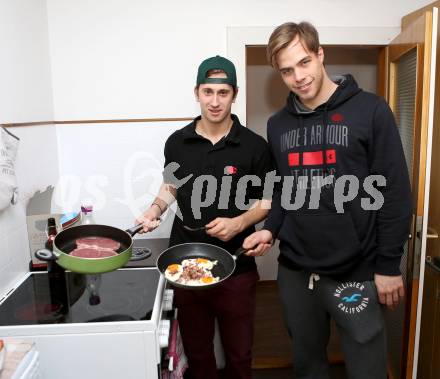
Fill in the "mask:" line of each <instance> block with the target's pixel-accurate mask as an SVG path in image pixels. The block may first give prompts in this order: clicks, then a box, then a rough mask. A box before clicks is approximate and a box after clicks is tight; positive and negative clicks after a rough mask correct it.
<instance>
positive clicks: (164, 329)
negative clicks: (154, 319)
mask: <svg viewBox="0 0 440 379" xmlns="http://www.w3.org/2000/svg"><path fill="white" fill-rule="evenodd" d="M170 329H171V322H170V320H161V321H160V323H159V331H158V339H159V346H160V348H161V349H163V348H164V347H167V346H168V340H169V338H170Z"/></svg>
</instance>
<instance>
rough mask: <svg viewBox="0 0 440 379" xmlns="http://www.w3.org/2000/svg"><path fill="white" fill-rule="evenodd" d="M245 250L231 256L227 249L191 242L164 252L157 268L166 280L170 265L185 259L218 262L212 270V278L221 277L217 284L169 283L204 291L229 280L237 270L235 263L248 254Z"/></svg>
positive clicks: (159, 258) (157, 263)
mask: <svg viewBox="0 0 440 379" xmlns="http://www.w3.org/2000/svg"><path fill="white" fill-rule="evenodd" d="M246 251H247V250H245V249H238V250H237V251H236V252H235V255H231V254H229V252H228V251H226V250H225V249H223V248H221V247H218V246H215V245H211V244H209V243H202V242H189V243H182V244H180V245H175V246H172V247H169V248H168V249H166V250H164V251H163V252H162V254H160V255H159V257H158V258H157V262H156V266H157V269H158V270H159V271H160V273H161V274H162V275H163V276H164V278H165V271H166V269H167V267H168V266H169V265H172V264H176V263H177V264H180V263H181V262H182V261H183V260H184V259H191V258H205V259H209V260H211V261H217V264H216V265H215V266H214V267H213V269H212V271H211V272H212V276H214V277H219V281H218V282H216V283H211V284H205V285H201V286H190V285H186V284H181V283H176V282H173V281H169V282H170V283H171V284H172V285H173V286H176V287H180V288H186V289H202V288H208V287H209V288H211V287H213V286H216V285H218V284H220V283H221V282H223V281H224V280H226V279H227V278H229V277H230V276H231V275H232V273H233V272H234V270H235V261H236V260H237V258H238V257H239V256H240V255H241V254H243V253H244V252H246Z"/></svg>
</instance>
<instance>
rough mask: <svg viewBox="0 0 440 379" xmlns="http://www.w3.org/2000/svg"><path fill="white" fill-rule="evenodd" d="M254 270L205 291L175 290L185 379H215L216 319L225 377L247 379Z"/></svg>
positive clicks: (254, 286)
mask: <svg viewBox="0 0 440 379" xmlns="http://www.w3.org/2000/svg"><path fill="white" fill-rule="evenodd" d="M257 281H258V273H257V271H250V272H245V273H243V274H239V275H236V276H232V277H230V278H229V279H227V280H225V281H224V282H223V283H221V284H219V285H218V286H216V287H214V288H211V289H206V290H185V289H181V288H175V294H174V304H175V305H176V307H177V308H178V310H179V311H178V320H179V327H180V333H181V335H182V340H183V346H184V348H185V354H186V356H187V358H188V366H189V368H188V373H187V375H185V378H191V379H217V369H216V362H215V356H214V344H213V340H214V332H215V318H217V321H218V326H219V332H220V338H221V341H222V344H223V349H224V352H225V370H224V373H225V378H226V379H250V378H251V375H252V374H251V361H252V351H251V350H252V339H253V331H254V316H255V289H256V284H257Z"/></svg>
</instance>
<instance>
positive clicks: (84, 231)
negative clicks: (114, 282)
mask: <svg viewBox="0 0 440 379" xmlns="http://www.w3.org/2000/svg"><path fill="white" fill-rule="evenodd" d="M141 229H142V224H139V225H136V226H134V227H133V228H130V229H127V230H122V229H118V228H115V227H113V226H108V225H95V224H91V225H79V226H72V227H70V228H68V229H66V230H63V231H61V232H59V233H58V234H57V235H56V236H55V239H54V241H53V252H52V251H50V250H48V249H41V250H38V251H36V252H35V256H36V257H37V258H38V259H41V260H42V261H56V263H57V264H58V265H60V266H61V267H63V268H65V269H66V270H70V271H73V272H77V273H80V274H100V273H104V272H109V271H113V270H116V269H118V268H120V267H122V266H124V265H125V264H126V263H127V262H128V260H129V259H130V257H131V252H132V246H133V238H132V237H133V236H134V235H135V234H136V233H137V232H138V231H140V230H141ZM85 237H105V238H111V239H112V240H114V241H117V242H119V243H120V247H119V249H118V250H116V253H117V255H114V256H111V257H105V258H82V257H75V256H72V255H69V254H70V253H71V252H72V251H73V250H75V249H76V247H77V245H76V240H77V239H79V238H85Z"/></svg>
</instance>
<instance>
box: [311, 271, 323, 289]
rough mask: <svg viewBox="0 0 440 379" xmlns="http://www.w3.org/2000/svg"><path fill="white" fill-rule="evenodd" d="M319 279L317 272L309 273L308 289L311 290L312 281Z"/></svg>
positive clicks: (313, 285)
mask: <svg viewBox="0 0 440 379" xmlns="http://www.w3.org/2000/svg"><path fill="white" fill-rule="evenodd" d="M319 279H320V277H319V275H318V274H314V273H311V274H310V276H309V290H312V291H313V288H315V283H314V282H317V281H318V280H319Z"/></svg>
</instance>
